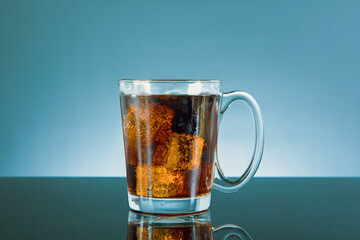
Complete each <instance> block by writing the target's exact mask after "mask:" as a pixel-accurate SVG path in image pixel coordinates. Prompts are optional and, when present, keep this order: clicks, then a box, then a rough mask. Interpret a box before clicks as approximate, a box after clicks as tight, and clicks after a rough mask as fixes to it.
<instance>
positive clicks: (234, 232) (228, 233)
mask: <svg viewBox="0 0 360 240" xmlns="http://www.w3.org/2000/svg"><path fill="white" fill-rule="evenodd" d="M216 231H218V233H219V234H220V235H221V237H220V238H219V239H223V240H226V239H228V238H229V237H234V236H236V237H238V238H239V239H241V240H245V239H246V240H252V238H251V237H250V235H249V234H248V233H247V232H246V231H245V230H244V229H242V228H241V227H239V226H236V225H234V224H225V225H222V226H219V227H216V228H213V233H215V232H216ZM216 239H217V238H216Z"/></svg>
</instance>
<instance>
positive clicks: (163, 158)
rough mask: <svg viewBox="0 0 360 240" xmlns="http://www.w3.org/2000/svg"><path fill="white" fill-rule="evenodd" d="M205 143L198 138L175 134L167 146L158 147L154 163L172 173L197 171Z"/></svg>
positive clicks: (171, 136)
mask: <svg viewBox="0 0 360 240" xmlns="http://www.w3.org/2000/svg"><path fill="white" fill-rule="evenodd" d="M204 143H205V140H204V139H203V138H201V137H198V136H193V135H190V134H185V133H182V134H179V133H173V134H171V135H170V137H169V141H168V142H167V143H166V144H165V145H161V146H158V147H157V149H156V151H155V154H154V157H153V162H154V164H155V165H162V166H164V167H165V168H166V169H168V170H170V171H176V170H196V169H198V168H199V167H200V163H201V157H202V151H203V147H204Z"/></svg>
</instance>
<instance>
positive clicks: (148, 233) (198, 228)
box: [127, 211, 252, 240]
mask: <svg viewBox="0 0 360 240" xmlns="http://www.w3.org/2000/svg"><path fill="white" fill-rule="evenodd" d="M230 237H237V238H238V239H243V240H245V239H246V240H251V239H252V238H251V237H250V235H249V234H248V233H247V232H246V231H245V230H244V229H242V228H241V227H239V226H237V225H234V224H224V225H221V226H219V227H212V226H211V214H210V211H206V212H202V213H198V214H192V215H178V216H164V215H147V214H140V213H135V212H132V211H130V212H129V218H128V227H127V239H128V240H140V239H141V240H151V239H157V240H160V239H177V240H181V239H184V240H192V239H194V240H195V239H203V240H213V239H219V240H220V239H222V240H225V239H229V238H230ZM231 239H233V238H231Z"/></svg>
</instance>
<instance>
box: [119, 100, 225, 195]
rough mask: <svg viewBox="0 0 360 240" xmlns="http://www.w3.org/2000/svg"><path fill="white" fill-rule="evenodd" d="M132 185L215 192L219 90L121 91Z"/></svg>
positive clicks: (133, 190) (155, 191)
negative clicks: (191, 92)
mask: <svg viewBox="0 0 360 240" xmlns="http://www.w3.org/2000/svg"><path fill="white" fill-rule="evenodd" d="M120 98H121V99H120V102H121V111H122V113H123V114H122V116H123V119H122V123H123V133H124V146H125V158H126V168H127V180H128V191H129V193H130V194H132V195H134V196H141V197H152V198H189V197H199V196H204V195H207V194H208V193H210V191H211V186H212V184H213V169H214V158H215V149H216V143H217V126H218V124H217V122H218V115H219V101H220V96H219V95H205V94H204V95H121V97H120Z"/></svg>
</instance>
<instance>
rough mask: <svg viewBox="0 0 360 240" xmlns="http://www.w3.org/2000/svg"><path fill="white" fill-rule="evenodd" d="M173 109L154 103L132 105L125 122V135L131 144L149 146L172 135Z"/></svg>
mask: <svg viewBox="0 0 360 240" xmlns="http://www.w3.org/2000/svg"><path fill="white" fill-rule="evenodd" d="M173 117H174V112H173V110H172V109H170V108H168V107H166V106H163V105H160V104H154V103H152V102H147V103H142V102H140V103H139V104H138V106H136V105H130V106H129V107H128V109H127V113H126V117H125V121H124V128H123V129H124V134H125V137H126V139H127V141H128V142H129V143H135V142H136V143H138V144H142V145H148V144H151V143H152V142H156V141H160V140H161V139H163V138H166V137H167V136H168V135H169V134H170V133H171V124H172V118H173Z"/></svg>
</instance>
